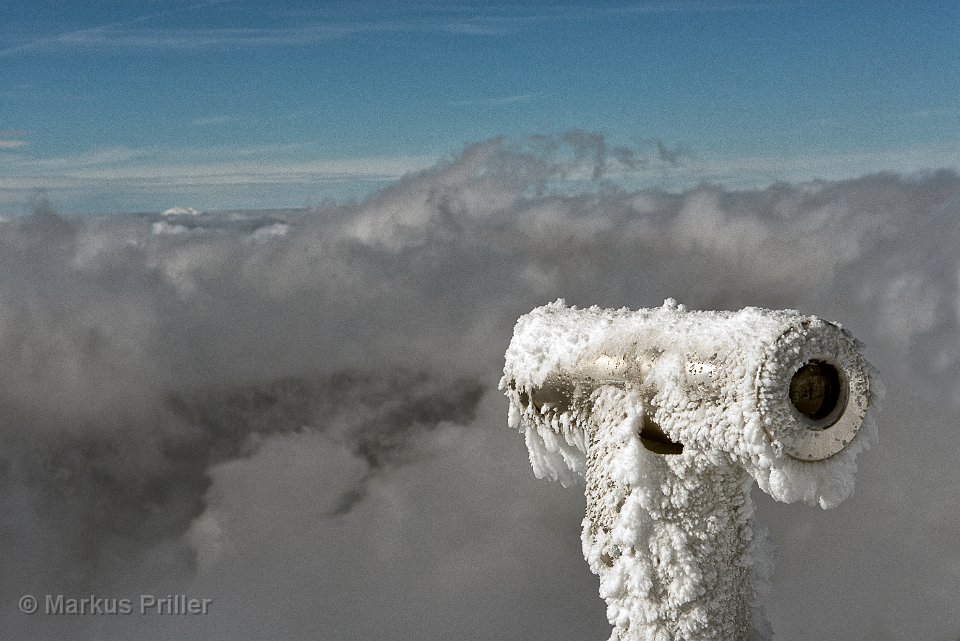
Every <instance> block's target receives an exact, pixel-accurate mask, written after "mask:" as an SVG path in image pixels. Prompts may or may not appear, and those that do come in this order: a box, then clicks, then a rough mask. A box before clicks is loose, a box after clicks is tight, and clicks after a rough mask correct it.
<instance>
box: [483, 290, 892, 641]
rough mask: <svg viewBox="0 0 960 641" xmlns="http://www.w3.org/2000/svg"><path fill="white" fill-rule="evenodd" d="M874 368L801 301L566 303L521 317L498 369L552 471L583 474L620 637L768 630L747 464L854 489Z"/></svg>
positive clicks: (521, 422) (755, 471)
mask: <svg viewBox="0 0 960 641" xmlns="http://www.w3.org/2000/svg"><path fill="white" fill-rule="evenodd" d="M878 385H879V382H878V381H877V380H876V378H875V376H874V375H873V370H872V368H871V367H870V366H869V365H868V364H867V363H866V361H865V360H864V359H863V357H862V356H861V354H860V345H859V343H858V342H857V341H856V340H855V339H854V338H853V337H852V336H851V335H850V334H849V333H848V332H847V331H846V330H844V329H842V328H841V327H840V326H839V325H836V324H833V323H829V322H827V321H824V320H821V319H819V318H816V317H814V316H804V315H802V314H800V313H799V312H796V311H774V310H765V309H758V308H746V309H743V310H741V311H739V312H707V311H687V310H686V309H685V308H684V307H683V306H682V305H678V304H677V303H676V302H675V301H673V300H672V299H668V300H667V301H666V302H665V303H664V305H663V307H660V308H655V309H642V310H639V311H630V310H627V309H621V310H606V309H599V308H596V307H593V308H590V309H577V308H575V307H567V306H566V305H565V304H564V301H562V300H558V301H557V302H555V303H551V304H550V305H546V306H544V307H539V308H537V309H535V310H533V311H532V312H530V313H529V314H526V315H524V316H522V317H521V318H520V320H519V321H517V325H516V328H515V330H514V335H513V339H512V341H511V342H510V346H509V348H508V349H507V353H506V366H505V367H504V376H503V379H502V380H501V382H500V386H501V388H502V389H504V390H505V391H506V394H507V396H508V397H509V399H510V418H509V421H510V425H511V426H513V427H516V428H519V429H520V430H521V431H522V432H523V433H524V435H525V437H526V443H527V448H528V449H529V451H530V463H531V464H532V466H533V471H534V473H535V474H536V475H537V476H538V477H540V478H549V479H554V480H559V481H560V482H561V483H563V485H564V486H569V485H572V484H574V483H576V482H577V481H579V480H580V478H584V479H585V481H586V498H587V512H586V517H585V518H584V520H583V531H582V541H583V553H584V557H585V558H586V560H587V562H588V563H589V564H590V569H591V570H592V571H593V572H594V573H595V574H597V575H598V576H599V577H600V596H602V597H603V598H604V599H605V600H606V602H607V618H608V619H609V621H610V623H611V624H613V626H614V629H613V633H612V635H611V637H610V639H611V641H613V640H622V641H627V640H631V641H633V640H643V641H678V640H681V639H683V640H690V641H693V640H699V641H704V640H708V639H715V640H717V641H746V640H748V639H749V640H753V639H764V638H768V637H769V636H771V634H772V633H771V631H770V627H769V625H768V623H767V622H766V620H765V618H764V615H763V612H762V608H761V606H760V604H759V600H758V593H759V592H760V591H762V590H763V589H764V588H765V584H766V583H767V581H768V578H769V574H770V571H771V569H772V561H771V558H770V557H771V555H770V554H769V552H768V549H767V545H766V540H765V536H766V535H765V533H764V532H763V531H762V530H760V529H759V528H758V526H757V524H756V523H755V522H754V520H753V505H752V502H751V499H750V487H751V485H752V483H753V480H756V481H757V484H758V485H759V486H760V488H761V489H762V490H763V491H764V492H766V493H768V494H770V495H771V496H772V497H773V498H775V499H777V500H778V501H784V502H787V503H791V502H794V501H804V502H806V503H810V504H819V505H820V506H821V507H823V508H829V507H833V506H835V505H837V504H838V503H840V502H841V501H842V500H844V499H845V498H846V497H847V496H849V495H850V494H851V493H852V491H853V477H854V473H855V471H856V465H855V458H856V456H857V454H858V453H859V452H861V451H862V450H863V449H864V448H865V447H866V446H867V445H869V444H870V443H871V442H872V441H874V440H875V439H876V427H875V426H874V425H873V423H872V421H871V420H870V419H869V416H868V414H867V409H868V408H869V407H870V405H871V403H873V402H874V399H875V398H876V397H877V396H878Z"/></svg>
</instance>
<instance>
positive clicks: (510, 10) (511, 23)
mask: <svg viewBox="0 0 960 641" xmlns="http://www.w3.org/2000/svg"><path fill="white" fill-rule="evenodd" d="M218 4H221V3H218V2H214V3H209V2H207V3H200V4H197V5H193V6H191V7H188V8H185V9H181V10H179V11H166V12H161V13H157V14H150V15H144V16H140V17H137V18H134V19H131V20H127V21H123V22H111V23H107V24H102V25H95V26H91V27H87V28H82V29H76V30H72V31H66V32H62V33H54V34H7V36H6V40H7V42H8V44H7V46H5V47H2V48H0V57H4V56H11V55H16V54H21V53H28V52H43V51H58V50H65V49H76V48H102V47H120V48H138V49H200V48H207V47H231V46H244V47H257V46H300V45H310V44H317V43H321V42H325V41H328V40H332V39H337V38H343V37H347V36H353V35H362V34H379V33H388V32H424V33H430V32H433V33H450V34H460V35H466V36H480V37H483V36H501V35H506V34H511V33H516V32H518V31H520V30H522V29H524V28H527V27H529V26H531V25H536V24H542V23H544V22H558V21H559V22H563V21H574V20H575V21H583V20H590V19H603V18H610V17H617V16H624V15H634V14H643V13H677V12H685V13H697V12H717V11H742V10H755V9H758V8H762V7H763V6H764V5H762V4H760V3H750V2H746V3H720V4H718V3H709V2H656V3H639V4H634V5H630V6H623V7H593V6H576V5H571V6H564V7H544V6H532V7H523V6H493V7H475V6H468V5H452V6H431V5H419V6H413V7H404V8H396V9H390V10H385V9H380V8H374V9H364V8H362V7H339V8H338V10H337V11H331V10H329V9H316V10H305V11H294V12H275V11H274V12H270V13H269V15H270V17H272V18H279V19H280V24H279V25H278V26H270V27H263V26H234V27H205V28H197V27H193V26H186V25H185V26H182V27H163V28H160V27H150V26H147V25H148V24H149V23H150V22H151V21H153V20H154V19H155V18H157V17H159V16H170V15H171V14H177V13H187V12H192V11H196V10H199V9H204V8H212V7H215V6H216V5H218ZM264 15H266V13H265V14H264ZM284 21H286V22H288V24H284ZM187 24H190V23H187Z"/></svg>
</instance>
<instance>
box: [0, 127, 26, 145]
mask: <svg viewBox="0 0 960 641" xmlns="http://www.w3.org/2000/svg"><path fill="white" fill-rule="evenodd" d="M26 136H27V132H26V131H22V130H20V129H0V149H20V148H22V147H26V146H28V145H29V144H30V141H29V140H27V139H26Z"/></svg>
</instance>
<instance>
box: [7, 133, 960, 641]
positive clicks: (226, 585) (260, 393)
mask: <svg viewBox="0 0 960 641" xmlns="http://www.w3.org/2000/svg"><path fill="white" fill-rule="evenodd" d="M659 155H660V160H661V161H663V162H666V163H669V164H675V163H681V162H683V160H684V157H683V154H682V153H680V152H677V151H671V150H668V149H665V148H664V149H662V150H660V152H659ZM640 160H641V159H638V158H636V157H634V156H633V155H632V154H631V153H629V151H628V150H624V149H620V148H613V149H608V148H607V145H606V143H605V142H604V140H603V139H602V137H599V136H588V135H584V134H576V133H575V134H570V135H567V136H562V137H558V138H557V139H538V140H534V141H533V142H528V143H526V144H523V145H518V144H513V143H510V142H509V141H504V140H491V141H485V142H482V143H478V144H476V145H471V146H469V147H467V148H465V149H464V150H463V152H462V153H460V154H459V155H457V156H456V157H454V158H451V159H449V160H447V161H444V162H441V163H438V164H437V165H436V166H434V167H432V168H430V169H428V170H425V171H422V172H420V173H417V174H411V175H407V176H405V177H404V178H402V179H400V180H398V181H397V182H395V183H393V184H391V185H390V186H388V187H386V188H384V189H382V190H380V191H378V192H376V193H374V194H373V195H371V196H369V197H368V198H366V199H365V200H363V201H360V202H355V203H342V204H331V205H325V206H320V207H316V208H312V209H304V210H277V211H258V212H220V213H202V214H194V213H181V214H179V215H169V216H161V215H160V214H159V213H158V214H157V215H125V216H110V217H101V218H97V217H74V218H68V217H63V216H60V215H58V214H57V213H56V212H55V211H53V210H52V209H51V208H50V207H48V206H46V205H43V204H41V205H39V206H38V207H37V210H36V211H35V212H34V213H33V214H31V215H29V216H24V217H22V218H15V219H11V220H9V221H6V222H3V223H0V362H2V363H3V366H2V367H0V408H2V412H0V439H2V449H0V475H2V480H3V482H2V485H0V505H2V513H3V514H4V515H5V518H4V519H3V523H2V526H0V545H2V557H0V558H2V559H3V561H2V569H0V618H2V619H0V620H2V624H0V625H2V628H3V629H4V630H5V631H7V634H8V635H9V637H10V638H17V639H23V640H25V641H27V640H34V639H36V640H39V639H59V638H63V636H64V635H66V634H69V636H70V637H71V638H76V639H97V640H101V639H102V640H110V639H127V638H132V635H135V636H136V637H137V638H142V639H186V638H203V639H250V640H253V639H260V638H273V639H305V638H311V639H414V638H416V639H423V640H425V641H429V640H432V639H519V638H523V639H554V640H557V641H559V640H566V639H569V640H574V639H577V640H580V639H589V638H596V639H602V638H606V636H607V635H608V634H609V625H608V624H607V622H606V620H605V616H604V603H603V601H602V600H601V599H600V598H599V596H598V594H597V582H596V577H594V576H593V575H591V574H590V572H589V570H588V568H587V566H586V563H585V562H584V561H583V559H582V556H581V551H580V540H579V531H580V520H581V519H582V516H583V509H584V507H583V502H584V499H583V496H582V491H581V490H580V489H569V490H565V489H564V488H562V487H560V486H559V484H552V483H548V482H544V481H537V480H536V479H535V478H534V477H533V474H532V472H531V471H530V467H529V463H528V461H527V458H526V457H527V452H526V447H525V446H524V443H523V439H522V437H521V436H520V435H519V434H517V433H515V432H514V431H512V430H510V429H509V428H508V427H507V424H506V411H507V401H506V399H505V398H504V397H503V396H502V395H501V393H500V392H499V391H498V390H497V389H496V385H497V382H498V379H499V377H500V374H501V373H502V368H503V353H504V350H505V349H506V346H507V343H508V341H509V338H510V336H511V333H512V328H513V324H514V322H515V321H516V319H517V317H518V316H519V315H521V314H523V313H525V312H527V311H529V310H530V309H532V308H533V307H535V306H537V305H541V304H544V303H546V302H549V301H552V300H555V299H556V298H558V297H563V298H565V299H566V300H567V302H568V303H570V304H577V305H593V304H596V305H600V306H610V307H621V306H627V307H631V308H639V307H652V306H658V305H660V304H661V303H662V302H663V300H664V299H665V298H667V297H673V298H676V299H677V300H678V301H680V302H681V303H683V304H685V305H687V306H688V307H689V308H691V309H695V308H704V309H739V308H741V307H743V306H747V305H755V306H761V307H771V308H795V309H799V310H801V311H803V312H804V313H812V314H818V315H821V316H823V317H825V318H827V319H830V320H833V321H838V322H840V323H842V324H843V325H844V326H845V327H847V328H848V329H850V330H851V331H852V332H853V333H854V334H855V335H856V336H857V337H858V338H859V339H861V340H862V341H863V342H864V343H865V345H866V347H865V350H866V352H865V353H866V355H867V358H868V359H869V360H870V361H871V362H872V363H873V365H874V366H876V368H877V369H878V370H879V372H880V375H881V376H882V378H883V380H884V382H885V385H886V390H887V393H886V399H885V402H884V405H883V408H882V411H881V412H880V413H879V414H878V416H877V419H878V425H879V431H880V442H879V444H878V445H877V446H875V447H874V448H873V449H871V450H870V451H868V452H866V453H865V454H863V455H862V456H861V457H860V459H859V465H860V469H859V472H858V475H857V489H856V494H855V496H854V497H852V498H851V499H849V500H848V501H846V502H845V503H843V504H842V505H841V506H839V507H838V508H836V509H834V510H830V511H826V512H824V511H821V510H819V509H817V508H811V507H804V506H800V505H781V504H776V503H774V502H773V501H772V500H770V499H769V498H768V497H766V496H764V495H762V493H760V492H759V491H758V490H756V489H755V490H754V498H755V499H756V501H757V502H758V504H759V508H758V512H759V514H758V518H759V519H760V520H761V521H762V522H764V523H766V524H767V525H768V526H769V529H770V531H771V536H772V538H773V541H774V543H775V545H776V550H777V556H776V568H775V571H774V576H773V589H772V592H771V593H770V595H769V601H768V603H767V611H768V614H769V616H770V619H771V622H772V624H773V627H774V629H775V630H776V631H777V638H778V639H783V640H801V639H853V640H855V639H871V640H877V639H879V640H883V639H916V640H930V641H942V640H955V639H957V638H960V608H958V607H957V605H958V604H957V594H960V537H958V535H957V534H958V532H960V510H958V509H957V499H956V496H958V494H960V466H958V465H957V452H958V451H960V431H958V429H957V422H956V419H957V416H958V412H960V324H958V323H960V295H958V294H960V293H958V279H960V258H958V257H960V215H958V214H960V176H958V175H957V174H956V173H954V172H953V171H947V170H945V171H941V172H931V173H923V174H915V175H900V174H892V173H891V174H875V175H869V176H864V177H862V178H859V179H856V180H847V181H839V182H830V181H814V182H807V183H802V184H788V183H779V184H774V185H771V186H769V187H767V188H765V189H760V190H751V191H733V190H730V189H726V188H724V187H723V186H722V185H703V186H700V187H697V188H695V189H690V190H687V191H682V192H666V191H658V190H653V189H644V190H632V189H630V188H629V187H626V186H624V185H625V184H627V182H629V181H626V182H624V181H620V178H621V177H622V175H624V174H627V173H629V172H630V171H634V170H638V168H640V167H641V166H642V165H643V164H644V163H643V162H640ZM188 204H189V203H185V205H188ZM23 594H33V595H37V596H38V597H40V598H41V599H42V598H43V595H47V594H54V595H55V594H64V595H67V596H75V597H84V596H89V595H91V594H93V595H97V596H105V597H121V598H130V597H132V598H138V595H140V594H155V595H159V596H165V595H167V594H187V595H188V596H191V597H197V598H209V599H211V602H212V603H211V607H210V611H209V613H208V614H207V615H206V616H150V615H147V616H139V615H128V616H124V615H115V616H80V615H78V616H46V615H43V614H35V615H33V616H28V615H25V614H23V613H21V612H20V611H19V610H18V608H17V600H18V599H19V598H20V596H21V595H23ZM68 631H69V632H68Z"/></svg>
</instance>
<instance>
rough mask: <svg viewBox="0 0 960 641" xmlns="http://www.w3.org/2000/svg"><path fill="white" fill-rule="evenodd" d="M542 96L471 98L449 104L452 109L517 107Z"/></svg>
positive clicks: (528, 94)
mask: <svg viewBox="0 0 960 641" xmlns="http://www.w3.org/2000/svg"><path fill="white" fill-rule="evenodd" d="M540 97H541V94H537V93H520V94H511V95H509V96H496V97H492V98H471V99H465V100H454V101H452V102H450V103H448V104H449V105H450V106H451V107H504V106H507V105H517V104H523V103H528V102H533V101H535V100H538V99H539V98H540Z"/></svg>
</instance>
